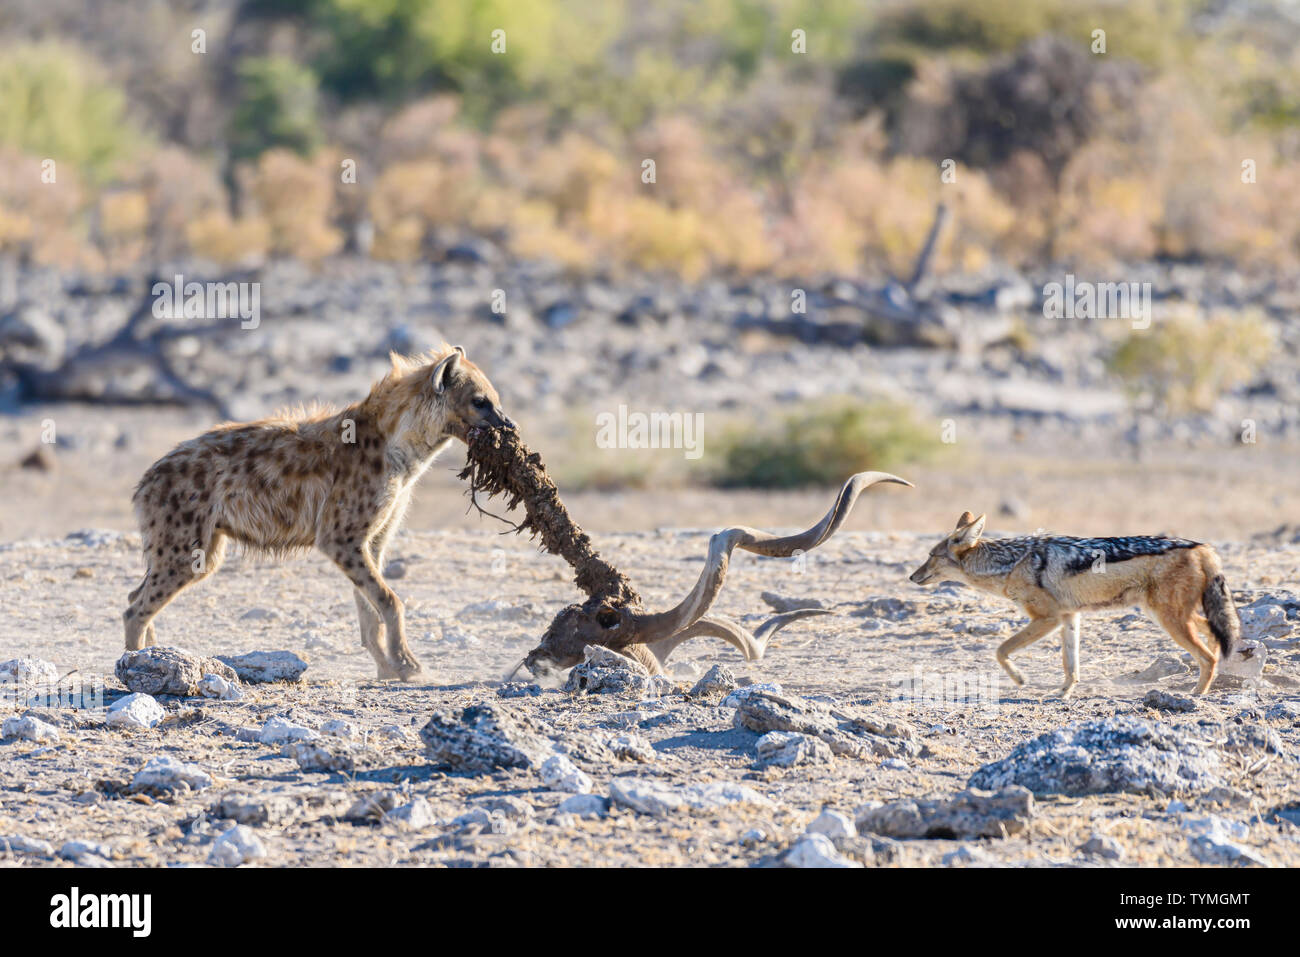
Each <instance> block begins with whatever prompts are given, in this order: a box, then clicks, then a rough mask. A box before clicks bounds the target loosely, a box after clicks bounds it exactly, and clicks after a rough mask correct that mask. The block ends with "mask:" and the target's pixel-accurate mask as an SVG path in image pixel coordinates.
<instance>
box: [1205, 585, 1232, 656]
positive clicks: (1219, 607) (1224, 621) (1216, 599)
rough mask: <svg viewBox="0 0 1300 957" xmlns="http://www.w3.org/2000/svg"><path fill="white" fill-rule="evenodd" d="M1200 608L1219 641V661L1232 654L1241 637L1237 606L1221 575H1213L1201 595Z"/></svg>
mask: <svg viewBox="0 0 1300 957" xmlns="http://www.w3.org/2000/svg"><path fill="white" fill-rule="evenodd" d="M1201 606H1202V607H1203V608H1204V609H1205V617H1206V618H1208V619H1209V621H1210V631H1212V632H1214V637H1215V638H1217V639H1218V640H1219V649H1220V654H1219V660H1220V661H1222V660H1223V659H1224V658H1227V657H1228V655H1230V654H1232V649H1233V648H1235V647H1236V645H1237V640H1238V639H1239V638H1240V637H1241V619H1240V618H1239V617H1238V616H1237V605H1236V603H1235V602H1233V600H1232V595H1231V594H1229V592H1228V583H1227V582H1226V581H1224V578H1223V576H1222V575H1215V576H1214V577H1213V578H1211V579H1210V583H1209V584H1208V585H1206V586H1205V591H1204V592H1202V593H1201Z"/></svg>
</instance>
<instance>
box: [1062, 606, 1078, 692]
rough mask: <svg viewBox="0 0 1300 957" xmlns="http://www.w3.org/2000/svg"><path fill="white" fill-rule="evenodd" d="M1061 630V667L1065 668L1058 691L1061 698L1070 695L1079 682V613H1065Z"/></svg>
mask: <svg viewBox="0 0 1300 957" xmlns="http://www.w3.org/2000/svg"><path fill="white" fill-rule="evenodd" d="M1063 621H1064V630H1063V631H1062V632H1061V667H1062V668H1064V669H1065V684H1063V685H1061V690H1060V691H1059V692H1058V694H1060V696H1061V697H1062V698H1068V697H1070V694H1071V693H1072V692H1073V691H1074V686H1075V685H1076V684H1078V683H1079V613H1078V612H1077V611H1076V612H1075V613H1074V614H1072V615H1066V616H1065V617H1064V619H1063Z"/></svg>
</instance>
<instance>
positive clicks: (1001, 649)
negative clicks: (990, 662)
mask: <svg viewBox="0 0 1300 957" xmlns="http://www.w3.org/2000/svg"><path fill="white" fill-rule="evenodd" d="M1060 625H1061V620H1060V619H1059V618H1036V619H1034V620H1033V621H1031V622H1030V623H1029V624H1027V625H1025V627H1023V628H1021V629H1020V630H1019V631H1018V632H1016V633H1015V634H1014V635H1012V636H1011V637H1010V638H1008V639H1007V640H1006V641H1004V642H1002V644H1001V645H999V646H998V652H997V658H998V664H1000V665H1001V666H1002V670H1003V671H1005V672H1006V673H1007V674H1009V675H1010V676H1011V680H1012V681H1014V682H1015V683H1016V684H1018V685H1023V684H1024V683H1025V676H1024V675H1022V674H1021V673H1020V669H1019V668H1017V667H1016V666H1015V665H1013V664H1012V663H1011V657H1010V656H1011V652H1013V651H1018V650H1019V649H1021V648H1023V647H1025V646H1026V645H1032V644H1033V643H1034V642H1035V641H1038V640H1039V639H1040V638H1046V637H1047V636H1048V635H1050V634H1051V633H1052V632H1054V631H1055V630H1056V629H1057V628H1059V627H1060Z"/></svg>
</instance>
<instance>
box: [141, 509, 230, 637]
mask: <svg viewBox="0 0 1300 957" xmlns="http://www.w3.org/2000/svg"><path fill="white" fill-rule="evenodd" d="M225 553H226V537H225V536H224V535H222V534H221V533H220V532H215V531H214V532H213V533H212V535H211V537H210V538H209V539H208V542H207V545H206V547H205V546H203V545H201V544H199V545H194V546H193V547H188V548H187V546H185V545H181V544H179V543H175V542H168V543H165V544H159V545H156V546H155V547H154V548H153V549H152V551H151V552H150V553H149V554H148V555H147V556H146V561H147V563H148V567H149V570H148V571H147V572H145V576H144V581H142V582H141V583H140V584H139V585H138V586H136V588H135V589H134V590H133V591H132V592H131V593H130V594H129V595H128V596H127V600H128V605H127V609H126V611H125V612H124V613H123V614H122V623H123V626H124V629H125V632H126V650H127V651H139V650H140V649H141V648H144V647H146V646H148V645H152V644H153V643H154V640H155V634H154V627H153V620H154V618H155V617H156V616H157V615H158V613H159V612H160V611H162V610H163V609H164V608H165V607H167V604H168V603H169V602H170V601H171V600H172V599H173V598H175V597H176V595H177V594H179V592H180V591H181V589H182V588H185V587H186V586H188V585H192V584H194V583H195V582H198V581H202V580H203V579H205V578H207V577H208V576H209V575H211V574H212V573H213V572H215V571H216V570H217V567H218V566H219V565H220V564H221V559H222V558H223V557H224V556H225Z"/></svg>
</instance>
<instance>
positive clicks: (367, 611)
mask: <svg viewBox="0 0 1300 957" xmlns="http://www.w3.org/2000/svg"><path fill="white" fill-rule="evenodd" d="M352 597H353V598H355V599H356V602H357V619H358V621H359V622H360V624H361V643H362V644H363V645H365V646H366V651H368V652H370V657H371V658H374V659H375V668H376V669H377V671H378V674H379V677H380V678H381V679H383V678H396V677H398V674H397V669H396V668H394V667H393V665H392V662H390V661H389V660H388V650H387V648H386V646H385V644H384V622H383V620H382V619H381V618H380V617H379V615H378V613H377V612H376V611H375V608H374V606H373V605H371V604H370V599H369V598H367V597H366V596H365V595H364V594H363V593H362V591H361V589H360V588H355V587H354V588H353V589H352Z"/></svg>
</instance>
